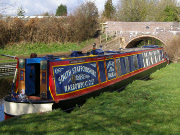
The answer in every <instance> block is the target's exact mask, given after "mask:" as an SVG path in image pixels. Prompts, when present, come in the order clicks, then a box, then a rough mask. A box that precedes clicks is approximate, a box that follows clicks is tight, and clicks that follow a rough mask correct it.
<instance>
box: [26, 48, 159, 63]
mask: <svg viewBox="0 0 180 135" xmlns="http://www.w3.org/2000/svg"><path fill="white" fill-rule="evenodd" d="M155 48H162V47H158V46H157V45H148V46H142V47H136V48H125V49H119V51H103V50H102V49H96V50H95V53H96V54H95V55H93V50H92V51H91V52H88V53H82V51H73V52H72V53H71V55H59V56H54V55H46V56H44V57H34V58H28V59H27V61H29V62H30V63H32V62H33V61H34V62H33V63H36V62H37V63H40V61H41V60H47V59H49V60H65V59H66V60H67V59H73V58H75V59H76V58H77V57H78V58H87V57H99V56H109V55H115V54H124V53H132V52H138V51H144V50H152V49H155ZM29 62H28V63H29Z"/></svg>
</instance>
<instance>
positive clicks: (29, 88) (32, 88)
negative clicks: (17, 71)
mask: <svg viewBox="0 0 180 135" xmlns="http://www.w3.org/2000/svg"><path fill="white" fill-rule="evenodd" d="M25 71H26V74H25V78H26V80H25V81H26V82H25V89H26V93H25V94H26V95H29V96H30V95H31V96H39V95H40V64H39V63H33V64H27V65H26V70H25Z"/></svg>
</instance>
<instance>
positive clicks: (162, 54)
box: [160, 49, 164, 60]
mask: <svg viewBox="0 0 180 135" xmlns="http://www.w3.org/2000/svg"><path fill="white" fill-rule="evenodd" d="M160 51H161V55H160V57H161V60H163V58H164V50H163V49H161V50H160Z"/></svg>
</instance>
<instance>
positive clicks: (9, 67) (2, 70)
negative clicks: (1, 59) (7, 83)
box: [0, 62, 17, 78]
mask: <svg viewBox="0 0 180 135" xmlns="http://www.w3.org/2000/svg"><path fill="white" fill-rule="evenodd" d="M16 64H17V63H16V62H11V63H0V78H4V77H10V76H14V72H15V69H16Z"/></svg>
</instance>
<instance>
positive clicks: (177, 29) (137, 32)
mask: <svg viewBox="0 0 180 135" xmlns="http://www.w3.org/2000/svg"><path fill="white" fill-rule="evenodd" d="M105 33H106V34H107V35H108V36H116V37H117V38H116V39H115V40H117V41H113V42H114V43H113V42H110V43H106V45H105V46H106V47H105V48H106V49H110V50H117V49H119V47H122V48H125V47H126V46H127V45H128V43H129V42H130V41H131V40H132V39H134V38H140V37H141V36H143V35H147V36H148V35H149V37H152V36H153V37H157V38H158V39H161V40H162V41H164V43H166V42H168V41H169V40H171V39H173V38H174V36H177V35H180V23H179V22H118V21H107V22H106V26H105ZM122 39H123V42H122ZM118 43H119V44H118ZM108 46H109V47H108ZM112 46H114V47H112ZM115 46H117V47H118V48H117V47H115Z"/></svg>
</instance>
